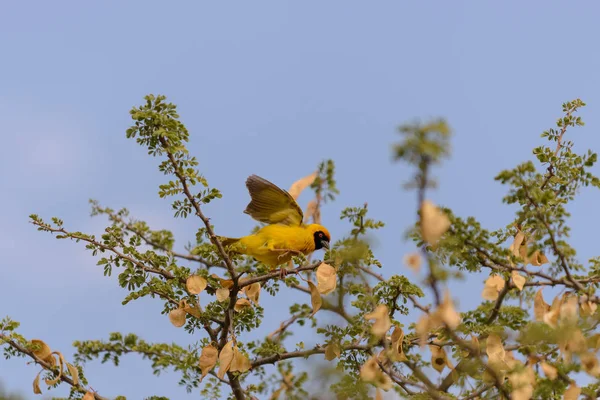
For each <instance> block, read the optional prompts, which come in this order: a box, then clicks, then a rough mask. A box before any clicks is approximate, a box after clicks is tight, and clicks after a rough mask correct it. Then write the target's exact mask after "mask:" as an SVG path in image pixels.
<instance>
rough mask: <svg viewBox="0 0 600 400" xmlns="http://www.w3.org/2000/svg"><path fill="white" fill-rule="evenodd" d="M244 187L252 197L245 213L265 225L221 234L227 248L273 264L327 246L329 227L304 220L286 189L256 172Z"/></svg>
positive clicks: (272, 266) (327, 247) (276, 264)
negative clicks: (249, 231)
mask: <svg viewBox="0 0 600 400" xmlns="http://www.w3.org/2000/svg"><path fill="white" fill-rule="evenodd" d="M246 187H247V188H248V192H249V193H250V197H251V201H250V203H249V204H248V206H247V207H246V210H244V213H246V214H248V215H250V216H251V217H252V218H254V219H255V220H257V221H259V222H263V223H265V224H268V225H266V226H264V227H262V228H261V229H260V230H259V231H258V232H256V233H254V234H252V235H248V236H243V237H241V238H227V237H220V238H219V239H220V241H221V243H222V244H223V246H225V247H227V249H228V250H229V251H230V252H232V253H238V254H245V255H248V256H251V257H254V259H256V260H258V261H260V262H262V263H264V264H266V265H268V266H269V267H271V268H274V267H276V266H278V265H281V264H284V263H287V262H288V261H289V260H291V259H292V257H293V256H294V255H299V254H301V253H302V254H304V255H308V254H310V253H312V252H313V251H315V250H319V249H322V248H325V249H329V241H330V235H329V231H327V229H326V228H325V227H324V226H322V225H319V224H310V225H305V224H303V222H302V221H303V219H304V215H303V213H302V209H301V208H300V206H298V203H296V200H294V198H293V197H292V196H291V195H290V194H289V193H288V192H286V191H285V190H283V189H280V188H279V187H277V186H275V185H274V184H273V183H271V182H269V181H267V180H266V179H263V178H261V177H259V176H256V175H251V176H250V177H248V179H247V180H246ZM282 274H283V268H282Z"/></svg>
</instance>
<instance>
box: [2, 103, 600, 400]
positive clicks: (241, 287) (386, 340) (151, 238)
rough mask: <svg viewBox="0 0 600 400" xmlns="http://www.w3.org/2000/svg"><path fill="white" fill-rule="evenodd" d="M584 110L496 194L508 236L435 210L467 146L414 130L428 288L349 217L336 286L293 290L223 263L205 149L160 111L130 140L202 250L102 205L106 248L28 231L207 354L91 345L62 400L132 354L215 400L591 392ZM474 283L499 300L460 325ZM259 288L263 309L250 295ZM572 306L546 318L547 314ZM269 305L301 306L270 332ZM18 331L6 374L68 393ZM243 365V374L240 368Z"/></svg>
mask: <svg viewBox="0 0 600 400" xmlns="http://www.w3.org/2000/svg"><path fill="white" fill-rule="evenodd" d="M584 105H585V104H584V103H583V102H582V101H580V100H575V101H572V102H568V103H565V104H564V105H563V114H564V115H563V116H562V117H561V118H559V119H558V121H557V123H556V128H553V129H549V130H547V131H545V132H543V133H542V138H543V139H545V140H547V144H545V145H542V146H539V147H536V148H535V149H534V150H533V156H534V159H533V160H530V161H526V162H523V163H521V164H519V165H517V166H516V167H515V168H512V169H508V170H505V171H502V172H500V173H499V174H498V175H497V176H496V178H495V179H496V181H498V182H499V183H500V184H502V185H505V186H506V187H507V194H506V196H505V197H504V199H503V200H504V203H506V204H508V205H510V206H511V207H513V209H515V210H516V211H515V217H514V219H513V220H512V221H507V222H506V224H505V225H504V226H501V227H484V226H483V225H482V224H481V223H480V222H479V221H478V220H477V218H476V217H474V216H458V215H455V213H454V212H453V211H452V210H451V209H449V208H445V207H436V206H435V205H430V206H431V207H430V208H426V207H423V205H424V204H425V203H424V200H425V199H426V195H427V191H428V190H429V189H430V188H432V187H434V186H435V184H434V183H435V181H434V177H433V176H432V175H433V174H432V168H433V167H434V166H438V165H440V164H441V162H442V161H443V160H444V159H445V158H446V157H448V156H449V154H450V132H451V130H450V127H449V126H448V124H446V122H445V121H444V120H441V119H439V120H433V121H430V122H426V123H415V124H408V125H403V126H402V127H400V134H401V135H402V140H401V142H400V143H398V144H396V145H395V146H394V156H395V159H396V160H397V161H402V162H405V163H407V164H408V165H409V166H410V167H411V168H413V171H414V174H413V178H412V179H411V181H410V182H408V184H407V188H411V189H415V190H416V192H417V198H418V203H419V205H420V208H419V209H416V210H415V213H414V216H415V220H414V221H408V222H407V223H408V224H409V225H410V230H409V232H408V238H409V239H411V240H412V241H413V242H414V244H415V245H416V246H417V247H418V248H419V250H420V251H419V252H418V253H414V254H412V255H411V257H410V258H408V257H407V258H406V259H407V260H409V261H406V262H407V264H409V266H410V267H411V268H412V269H413V270H415V271H417V272H420V273H419V274H417V275H414V274H412V273H405V271H406V270H405V269H400V268H399V267H398V266H397V265H392V266H391V267H390V268H388V269H387V270H381V269H380V268H381V267H382V263H381V262H380V261H379V260H378V259H377V258H376V256H375V254H374V252H373V250H372V248H371V245H370V243H371V239H372V237H373V236H376V235H378V234H380V232H381V231H379V229H380V228H382V227H384V222H383V221H379V220H376V219H374V218H371V217H370V214H369V211H370V210H369V209H368V206H367V204H364V205H363V206H361V207H346V208H344V209H343V210H342V212H341V214H340V219H341V220H343V221H346V222H347V223H348V232H347V233H346V234H345V235H339V236H337V237H339V239H337V240H336V242H335V243H334V244H333V246H332V248H331V249H330V250H329V251H327V252H326V253H325V263H327V264H328V265H329V267H328V266H323V267H322V268H321V267H320V266H321V265H322V264H321V262H320V261H318V262H312V261H311V260H310V256H309V257H304V256H301V257H295V258H294V259H293V261H294V263H295V265H296V266H297V267H296V268H294V269H293V270H291V271H289V272H288V275H287V277H285V279H279V273H278V272H276V271H275V272H273V271H272V270H271V269H270V268H269V267H267V266H266V265H263V264H261V263H259V262H257V261H256V260H254V259H252V258H250V257H246V256H241V255H233V254H229V253H228V251H226V249H225V248H224V247H223V246H222V244H221V242H220V241H219V239H218V238H219V237H218V236H217V235H216V234H215V229H216V228H215V227H214V226H212V225H211V224H210V219H209V218H208V217H207V216H205V215H204V213H203V207H204V205H205V204H207V203H210V202H212V201H216V200H218V199H219V198H220V197H221V194H220V192H219V190H218V189H216V188H212V187H210V186H209V184H208V182H207V181H206V179H205V178H204V177H203V175H202V174H201V172H200V171H199V170H198V168H197V167H198V164H199V163H198V161H197V160H196V158H195V157H193V156H191V155H190V154H189V153H188V150H187V148H186V144H187V142H188V140H189V139H190V134H189V132H188V131H187V129H186V127H185V126H184V125H183V123H182V122H181V121H180V117H179V115H178V113H177V109H176V106H175V105H173V104H171V103H168V102H166V98H165V97H164V96H153V95H150V96H147V97H146V99H145V103H144V104H142V105H141V106H139V107H134V108H133V109H132V110H131V117H132V120H133V125H132V126H131V127H130V128H129V129H128V130H127V134H126V136H127V137H128V138H132V139H135V140H136V141H137V143H138V144H139V145H141V146H142V147H144V148H146V150H147V151H148V154H149V155H152V156H154V157H159V158H161V161H160V163H159V170H160V171H161V172H162V173H164V174H165V175H167V176H168V177H169V178H168V179H169V180H168V182H166V183H164V184H162V185H160V187H159V196H160V197H161V198H166V197H173V199H172V203H171V207H172V209H173V211H174V215H175V217H183V218H186V217H188V216H197V217H198V218H199V220H200V222H201V224H202V226H200V227H199V228H198V230H197V233H196V235H195V238H194V241H193V243H189V244H188V245H187V246H186V247H185V251H184V252H180V251H177V250H176V248H177V247H176V241H175V237H174V235H173V233H172V232H170V231H168V230H164V229H153V228H152V227H150V226H149V225H148V224H147V223H146V222H144V221H139V220H136V219H134V218H132V217H131V216H130V213H129V211H128V210H127V209H125V208H122V209H119V210H118V211H115V209H112V208H108V207H103V206H101V205H100V203H99V202H97V201H95V200H91V201H90V202H91V206H92V212H91V213H92V215H93V216H102V217H105V218H106V219H107V220H108V222H109V225H108V226H107V227H106V229H105V231H104V233H103V234H102V235H100V236H99V237H96V236H94V235H88V234H85V233H82V232H77V231H72V230H69V229H68V228H67V225H65V223H64V222H63V221H62V220H61V219H59V218H57V217H54V218H51V219H50V222H46V221H45V220H44V219H42V218H41V217H39V216H38V215H35V214H34V215H31V216H30V217H31V222H32V223H33V225H35V226H36V227H37V229H38V230H40V231H44V232H48V233H51V234H53V235H55V237H56V238H57V239H69V240H71V241H75V242H77V243H83V244H85V246H86V248H87V249H88V250H89V251H90V252H91V254H92V255H93V256H95V257H97V259H98V261H97V264H98V266H100V267H101V268H102V269H103V271H104V275H106V276H108V277H111V276H112V274H113V273H115V274H117V277H116V281H117V282H118V284H119V285H120V286H121V287H122V288H124V289H126V290H127V294H126V296H125V298H124V300H123V305H127V304H129V303H130V302H131V301H137V300H140V299H142V298H146V299H147V298H152V299H154V302H157V301H158V302H160V306H159V307H158V308H157V311H160V312H161V313H162V314H168V317H167V316H166V315H165V323H168V322H167V321H168V320H170V321H171V323H173V325H175V326H179V327H182V328H183V329H184V330H185V331H186V332H188V333H189V334H190V335H191V337H192V338H193V343H192V344H191V345H189V346H186V347H182V346H181V345H179V344H177V343H149V342H147V341H145V340H144V339H143V338H142V337H141V336H138V334H133V333H131V334H127V335H125V334H122V333H119V332H114V333H112V334H110V335H109V337H108V339H107V340H99V339H90V340H82V341H76V342H74V346H75V349H76V355H75V362H76V363H77V368H78V371H79V377H80V383H78V384H75V383H73V382H71V383H69V381H65V380H64V379H63V381H62V384H71V385H72V390H71V394H70V397H69V398H72V399H75V398H81V397H82V396H83V394H84V393H85V392H86V391H87V390H88V382H87V380H86V378H85V376H84V371H83V369H82V366H83V365H85V363H87V362H91V361H94V360H100V361H101V362H102V363H111V364H113V365H114V366H115V367H118V366H119V363H120V361H121V359H122V357H123V356H124V355H127V354H132V355H137V356H140V357H141V358H143V359H145V360H148V361H149V362H150V364H151V367H152V370H153V373H154V374H155V375H156V376H160V374H161V373H163V372H164V371H175V372H176V373H177V374H179V376H180V381H179V384H180V385H182V386H184V387H185V388H186V389H187V390H188V391H190V392H194V393H199V394H200V396H201V397H202V398H206V399H219V398H223V397H228V398H236V399H243V398H248V399H253V398H271V399H277V398H280V399H283V398H285V399H305V398H314V399H317V398H321V397H320V392H321V390H320V389H318V388H317V385H316V383H317V382H321V383H322V384H323V386H324V387H325V388H326V389H324V391H325V393H326V394H327V395H329V394H331V395H333V396H335V397H336V398H338V399H370V398H373V396H374V393H375V390H376V389H377V390H389V391H394V392H396V393H397V394H398V395H399V396H401V397H402V398H407V399H430V398H434V399H454V398H473V399H474V398H490V399H491V398H508V397H509V396H510V395H511V393H512V395H513V398H518V397H519V396H521V397H520V398H544V399H559V398H563V395H564V393H565V390H567V388H569V386H570V385H571V381H572V380H575V381H577V380H578V378H577V377H578V376H581V374H587V375H590V376H591V377H594V378H597V377H599V376H600V366H599V364H598V360H597V351H598V350H599V349H600V332H598V331H597V327H598V325H600V316H599V315H598V313H596V306H597V304H598V303H599V302H600V299H599V298H598V297H597V296H596V294H595V292H596V289H597V288H598V286H599V285H600V258H598V257H597V258H592V259H591V260H589V261H588V262H587V263H582V262H581V261H579V260H578V259H577V257H576V255H577V253H576V251H575V248H574V247H573V246H572V244H571V243H570V242H569V240H570V237H569V234H570V229H571V227H570V226H569V217H570V214H569V212H568V209H569V206H570V205H571V203H572V201H573V200H574V199H576V198H577V196H578V195H579V194H580V191H581V189H582V188H584V187H587V186H592V187H600V180H599V179H598V178H597V177H596V176H595V175H593V173H592V167H593V166H594V164H595V163H596V161H597V155H596V153H594V152H592V151H588V152H586V153H584V154H578V153H576V152H575V151H574V146H573V141H571V140H569V138H570V133H571V130H572V129H573V128H576V127H581V126H583V125H584V124H583V121H582V119H581V117H580V116H578V115H576V114H577V113H578V111H579V109H580V108H581V107H583V106H584ZM567 133H569V136H567ZM310 188H311V189H312V190H314V192H315V200H314V202H313V206H314V207H316V208H315V209H314V210H312V212H311V217H312V218H313V220H315V221H320V218H321V217H320V215H321V206H322V204H324V203H326V202H330V201H334V200H336V199H337V198H338V197H339V194H340V192H339V190H338V189H337V185H336V179H335V164H334V162H333V160H324V161H323V162H321V163H320V164H319V165H318V166H317V169H316V177H315V179H314V181H313V182H312V183H311V184H310ZM427 204H429V203H427ZM390 218H391V217H390ZM432 232H433V234H432ZM428 233H429V234H428ZM398 259H400V257H398ZM398 262H399V261H398ZM324 271H325V272H324ZM331 271H335V276H334V278H335V283H336V286H335V289H332V290H324V288H325V287H326V285H325V284H324V283H323V282H329V283H331V282H332V281H331V280H329V281H327V278H328V275H327V274H331V273H332V272H331ZM382 272H383V273H386V272H387V273H388V274H389V275H387V276H384V275H383V274H382ZM390 272H391V273H390ZM192 276H193V277H195V278H193V279H196V280H197V281H199V282H202V283H205V285H204V284H202V285H201V286H202V288H201V289H198V290H199V291H200V292H201V293H198V291H193V290H192V289H190V286H189V285H188V284H189V282H188V279H190V277H192ZM413 276H417V277H422V278H423V279H422V280H420V279H415V278H412V277H413ZM473 277H477V279H480V280H481V281H485V282H486V283H485V285H484V283H481V285H480V286H476V285H474V286H473V288H472V289H473V290H474V291H476V292H481V293H482V296H483V300H482V301H481V303H480V304H477V305H475V306H474V307H472V308H471V309H461V310H460V311H461V313H460V314H459V313H457V312H456V311H455V306H454V300H455V299H457V298H460V297H461V295H462V293H456V292H451V291H449V289H450V288H452V281H453V280H461V279H465V278H470V279H472V278H473ZM491 277H495V278H491ZM193 279H192V281H193ZM473 281H474V280H471V282H473ZM307 282H310V283H311V284H313V285H316V286H314V287H313V286H309V284H308V283H307ZM256 284H260V290H261V292H260V293H262V297H259V296H258V295H257V294H256V293H254V294H253V293H252V290H255V289H256V286H255V285H256ZM204 286H205V287H204ZM315 288H316V289H317V293H315V291H314V289H315ZM542 288H545V289H544V291H543V292H542V291H541V289H542ZM469 289H471V287H470V288H469ZM319 291H320V293H319ZM282 293H286V294H290V293H292V296H281V294H282ZM557 293H558V296H556V297H555V298H554V300H553V301H551V303H552V304H553V305H552V306H550V305H547V304H546V303H545V301H544V297H546V298H549V296H552V295H553V294H554V295H556V294H557ZM265 296H270V297H278V298H277V299H276V300H277V301H280V299H285V298H286V297H287V298H289V297H293V299H294V301H293V302H292V303H291V304H287V305H286V306H287V307H288V308H289V313H288V314H289V315H286V316H285V317H284V318H282V321H281V323H280V324H279V325H278V326H275V327H268V326H265V323H264V316H265V314H266V313H269V312H270V309H269V308H268V307H269V302H265V301H264V297H265ZM461 306H462V304H461ZM532 308H533V311H534V312H532ZM317 309H318V311H317ZM18 328H19V324H18V323H17V322H15V321H13V320H11V319H9V318H4V319H3V320H2V321H0V345H1V346H2V347H3V351H4V356H5V358H7V359H8V358H12V357H16V356H19V357H28V358H31V359H34V360H35V361H36V362H38V363H39V364H40V365H42V367H43V370H44V371H45V372H44V374H45V375H43V377H49V378H52V377H55V376H58V375H57V374H58V372H57V371H56V368H53V367H52V366H49V365H45V364H44V361H43V360H40V359H37V358H36V357H37V356H36V354H37V353H36V352H39V351H40V350H41V347H40V346H37V347H35V346H32V344H31V342H30V341H29V340H28V339H27V338H25V337H23V336H22V335H20V334H19V333H18V332H17V329H18ZM273 329H274V330H273ZM425 346H428V347H425ZM206 349H208V351H209V352H210V351H211V349H212V351H216V352H218V353H219V356H220V357H221V356H222V357H223V359H221V360H220V361H219V362H217V358H216V353H214V354H213V355H214V358H213V359H212V362H214V363H215V364H216V365H210V368H208V370H206V371H205V372H206V376H205V377H203V378H202V379H201V377H202V375H203V371H202V365H201V362H200V361H201V360H204V359H203V358H202V357H205V358H206V359H209V361H210V360H211V359H210V357H209V356H207V355H206V354H204V353H203V350H205V351H206ZM228 349H229V350H228ZM227 351H232V353H231V354H230V355H231V358H232V359H233V360H234V361H231V360H230V362H229V363H227V362H226V361H227ZM234 354H235V355H234ZM203 362H206V361H205V360H204V361H203ZM233 365H236V368H234V367H233ZM248 366H249V368H248ZM434 367H437V368H438V369H439V367H441V370H436V369H434ZM544 367H545V368H546V370H543V369H544ZM220 369H222V371H221V372H219V370H220ZM548 371H549V372H548ZM553 373H554V374H555V375H556V376H553ZM58 384H60V382H57V384H56V385H58ZM56 385H51V386H56ZM519 385H524V386H523V388H524V389H523V388H521V387H520V386H519ZM521 389H523V390H525V391H526V392H527V394H526V395H523V392H519V390H521ZM106 390H107V391H108V390H110V389H109V388H108V389H106ZM569 390H570V389H569ZM583 393H584V395H586V396H588V397H589V398H595V397H597V396H598V394H600V388H599V386H598V384H597V383H592V384H590V385H588V386H587V387H584V388H583ZM97 396H100V395H97ZM528 396H529V397H528ZM100 398H102V397H101V396H100ZM148 399H155V400H158V399H162V397H156V396H153V397H148Z"/></svg>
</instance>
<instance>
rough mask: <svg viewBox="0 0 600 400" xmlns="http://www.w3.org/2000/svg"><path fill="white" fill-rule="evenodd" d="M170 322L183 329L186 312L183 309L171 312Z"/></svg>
mask: <svg viewBox="0 0 600 400" xmlns="http://www.w3.org/2000/svg"><path fill="white" fill-rule="evenodd" d="M169 321H171V323H172V324H173V325H174V326H176V327H177V328H181V327H182V326H183V325H185V310H184V309H182V308H177V309H175V310H171V311H169Z"/></svg>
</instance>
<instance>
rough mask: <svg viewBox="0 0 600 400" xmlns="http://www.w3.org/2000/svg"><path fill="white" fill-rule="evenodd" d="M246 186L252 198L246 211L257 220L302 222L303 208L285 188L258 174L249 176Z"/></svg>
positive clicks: (288, 223) (289, 222) (286, 222)
mask: <svg viewBox="0 0 600 400" xmlns="http://www.w3.org/2000/svg"><path fill="white" fill-rule="evenodd" d="M246 187H247V188H248V192H249V193H250V197H251V198H252V200H251V201H250V203H249V204H248V206H247V207H246V210H244V212H245V213H246V214H248V215H250V216H251V217H252V218H254V219H255V220H257V221H260V222H264V223H265V224H284V225H290V226H294V225H296V226H299V225H301V224H302V219H303V218H304V215H303V214H302V209H301V208H300V206H299V205H298V203H296V200H294V198H293V197H292V196H290V194H289V193H288V192H286V191H285V190H283V189H280V188H279V187H277V186H275V185H274V184H272V183H271V182H269V181H268V180H266V179H263V178H261V177H260V176H256V175H251V176H249V177H248V179H247V180H246Z"/></svg>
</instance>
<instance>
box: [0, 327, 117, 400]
mask: <svg viewBox="0 0 600 400" xmlns="http://www.w3.org/2000/svg"><path fill="white" fill-rule="evenodd" d="M0 341H1V342H4V343H6V344H8V345H9V346H10V347H12V348H13V349H15V350H16V351H18V352H19V353H21V354H25V355H27V356H28V357H29V358H31V359H33V361H34V362H35V363H36V364H39V365H41V366H42V367H43V368H44V369H46V370H48V371H54V370H55V368H54V367H53V366H52V365H50V364H49V363H47V362H46V361H44V360H41V359H40V358H38V357H36V355H35V354H33V352H32V351H30V350H28V349H26V348H25V347H23V346H21V345H20V344H19V343H17V342H15V341H14V340H12V339H10V338H9V337H8V336H6V335H5V334H3V333H0ZM60 380H61V381H62V382H65V383H66V384H68V385H71V386H72V387H74V388H75V389H77V390H78V391H79V392H81V393H85V392H88V391H89V392H92V393H93V394H94V398H95V399H96V400H108V399H107V398H106V397H103V396H100V395H99V394H98V393H95V392H93V391H92V390H88V389H86V388H85V387H84V386H82V385H81V384H77V385H76V384H75V382H74V381H73V379H71V378H69V377H68V376H65V375H64V374H61V376H60Z"/></svg>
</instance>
